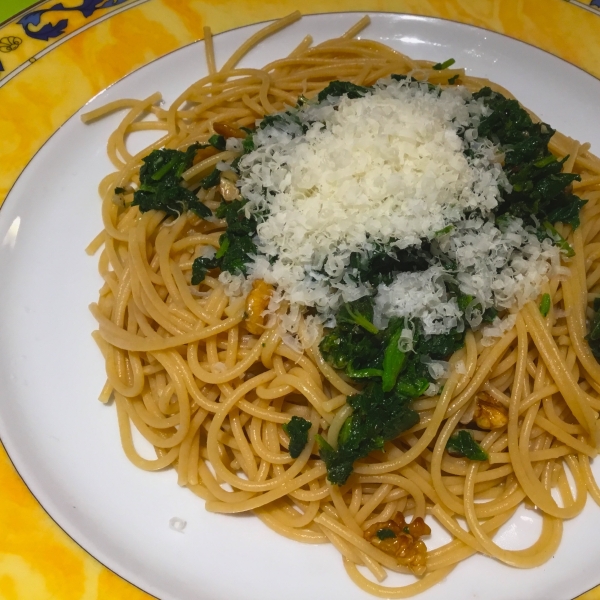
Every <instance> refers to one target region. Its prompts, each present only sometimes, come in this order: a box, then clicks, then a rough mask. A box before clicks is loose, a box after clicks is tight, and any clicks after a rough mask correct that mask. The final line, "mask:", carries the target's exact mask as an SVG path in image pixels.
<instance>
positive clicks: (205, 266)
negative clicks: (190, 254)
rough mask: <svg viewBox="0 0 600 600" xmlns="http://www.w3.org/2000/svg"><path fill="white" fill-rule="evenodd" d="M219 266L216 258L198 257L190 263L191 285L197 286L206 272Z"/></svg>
mask: <svg viewBox="0 0 600 600" xmlns="http://www.w3.org/2000/svg"><path fill="white" fill-rule="evenodd" d="M218 266H219V262H218V260H217V258H216V256H213V257H212V258H204V257H202V256H199V257H198V258H196V259H195V260H194V262H193V263H192V285H198V284H200V283H202V282H203V281H204V278H205V277H206V272H207V271H211V270H212V269H216V268H217V267H218Z"/></svg>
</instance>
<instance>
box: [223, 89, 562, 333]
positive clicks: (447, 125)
mask: <svg viewBox="0 0 600 600" xmlns="http://www.w3.org/2000/svg"><path fill="white" fill-rule="evenodd" d="M488 112H489V109H487V108H486V107H485V106H484V104H483V103H482V102H481V101H479V100H475V99H474V98H473V97H472V95H471V93H470V92H469V91H468V90H466V89H465V88H463V87H452V88H448V89H445V90H440V89H439V88H438V90H437V91H436V92H435V93H432V92H431V91H430V89H429V88H428V86H427V85H426V84H418V83H414V82H412V83H411V82H408V81H406V80H404V81H395V80H392V79H385V80H382V81H380V82H378V84H376V86H375V87H374V89H373V90H372V92H370V93H368V94H366V95H365V96H364V97H360V98H354V99H349V98H348V97H346V96H342V97H341V98H332V97H329V98H328V99H327V100H325V101H323V102H321V103H318V104H315V103H308V104H306V105H304V106H303V107H300V108H296V109H291V110H289V111H287V112H285V113H281V114H280V116H279V118H278V120H277V121H276V122H273V124H271V125H267V126H265V127H264V128H259V129H257V131H256V133H255V134H254V143H255V149H254V151H252V152H251V153H249V154H247V155H245V156H244V157H243V159H242V160H241V161H240V164H239V169H240V180H239V184H238V185H239V186H240V191H241V194H242V196H243V197H244V198H246V199H247V200H248V203H247V204H246V207H245V210H246V215H247V216H250V215H254V216H256V217H257V218H258V219H259V225H258V228H257V236H256V238H255V240H254V241H255V244H256V246H257V249H258V252H257V255H256V256H254V257H252V262H251V263H250V264H249V265H248V277H247V279H244V278H242V277H241V276H238V277H235V276H231V275H230V274H228V273H224V274H222V276H221V280H222V282H223V283H225V284H226V287H227V289H228V293H231V294H235V293H242V292H243V291H245V290H247V289H248V286H247V285H245V282H247V281H251V280H253V279H264V280H265V281H266V282H267V283H271V284H275V285H276V287H277V292H276V293H275V295H274V296H273V298H272V301H271V304H270V306H269V309H268V312H270V313H273V312H275V311H277V309H278V307H279V306H280V305H281V303H282V302H284V301H285V302H286V303H288V304H289V305H290V306H292V307H301V308H303V307H311V308H314V309H316V312H317V314H318V315H319V319H320V320H321V322H324V323H326V324H327V325H331V324H333V323H334V322H335V321H334V315H335V312H336V311H337V309H338V308H339V306H340V305H341V304H342V303H343V302H349V301H353V300H356V299H358V298H360V297H362V296H365V295H372V296H374V299H375V324H376V325H378V326H380V327H382V326H385V325H386V324H387V321H388V320H389V318H390V317H391V316H405V317H408V318H415V317H417V318H420V319H421V320H422V323H423V326H424V330H425V333H426V334H439V333H446V332H448V331H450V330H451V329H452V328H454V327H456V326H457V325H458V326H459V325H460V324H462V319H461V317H462V312H461V311H460V309H459V308H458V306H457V303H456V300H455V299H454V298H448V297H447V294H446V289H445V285H444V281H446V280H448V279H452V280H453V281H454V282H455V283H456V284H457V285H458V286H459V288H460V289H461V291H462V292H463V293H465V294H469V295H472V296H473V297H474V298H475V300H474V301H473V302H472V303H471V307H468V308H467V311H466V314H465V317H466V319H467V321H468V322H469V324H470V325H471V327H473V328H477V327H479V325H480V324H481V317H482V310H485V309H486V308H488V307H495V308H499V309H510V308H514V307H520V306H522V305H523V304H524V303H525V302H526V301H527V300H529V299H530V298H532V297H534V296H536V295H537V294H539V292H540V287H541V285H542V284H543V283H544V282H545V281H547V278H548V276H549V275H550V273H551V271H552V269H556V268H558V267H559V263H560V259H559V255H558V250H557V249H556V248H555V247H554V246H553V245H552V244H551V243H550V242H549V241H545V242H544V243H540V242H539V241H538V240H537V238H536V237H535V235H533V234H532V233H529V232H527V231H525V229H524V228H523V226H522V222H521V221H520V220H518V219H513V220H512V221H509V222H508V223H507V224H506V225H505V226H504V228H503V229H502V230H501V228H499V227H497V226H496V225H495V224H494V220H493V215H492V214H491V211H492V210H493V209H494V208H495V207H496V206H497V205H498V202H499V200H500V188H504V189H508V190H509V189H510V184H509V183H508V180H507V178H506V176H505V174H504V172H503V170H502V166H501V160H502V156H501V155H500V153H499V151H498V149H497V148H496V147H495V146H494V145H493V144H492V142H490V141H489V140H487V139H485V138H479V137H478V134H477V126H478V123H479V122H480V120H481V118H482V117H484V116H486V115H487V114H488ZM475 210H476V211H477V212H476V213H473V211H475ZM473 214H477V215H479V216H477V217H475V218H473ZM469 215H471V217H470V218H469ZM448 226H451V227H448ZM445 229H449V230H450V231H448V233H445V234H443V235H440V231H441V230H445ZM422 240H429V241H432V247H434V248H435V249H436V250H435V252H437V255H438V256H440V255H442V254H444V255H445V256H446V257H447V258H450V259H451V260H452V261H453V262H454V263H455V264H456V265H457V269H456V272H453V273H448V272H447V271H446V270H445V269H444V268H443V267H442V266H441V264H442V263H441V261H440V260H438V258H437V257H436V256H434V259H433V260H432V264H431V267H430V268H429V269H427V270H426V271H424V272H420V273H400V274H398V275H397V276H396V278H395V280H394V281H393V282H392V283H391V285H380V286H379V287H378V288H377V289H372V288H371V287H370V286H369V285H368V284H365V283H360V282H357V281H356V278H355V277H354V275H355V274H356V273H355V272H353V270H352V269H351V268H350V258H351V255H352V254H353V253H358V255H360V256H361V257H363V258H367V257H369V256H370V255H371V254H373V253H374V252H375V251H377V250H378V249H381V248H392V247H397V248H407V247H410V246H420V245H421V244H422ZM476 305H479V307H480V308H481V310H479V309H474V308H473V307H475V306H476ZM295 310H296V309H295ZM294 322H297V319H295V320H294ZM495 326H496V328H497V329H502V328H501V327H499V324H498V323H496V324H495ZM287 329H288V331H293V327H287Z"/></svg>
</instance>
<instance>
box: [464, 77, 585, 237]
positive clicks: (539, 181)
mask: <svg viewBox="0 0 600 600" xmlns="http://www.w3.org/2000/svg"><path fill="white" fill-rule="evenodd" d="M473 97H474V98H481V99H483V102H484V104H485V105H486V106H488V108H491V109H492V112H491V114H490V115H488V116H487V117H484V118H483V119H482V120H481V123H480V124H479V127H478V133H479V135H481V136H484V137H487V138H489V139H490V140H492V141H495V142H496V143H499V144H500V148H501V149H502V150H504V151H505V160H504V171H505V173H506V175H507V177H508V181H509V183H510V184H511V186H512V190H511V192H507V191H506V190H503V192H502V200H503V202H502V204H501V205H500V207H499V208H498V209H497V210H496V211H495V212H496V214H497V215H498V216H500V215H502V214H511V215H513V216H515V217H520V218H522V219H524V221H525V222H526V224H528V225H533V226H534V227H536V228H537V224H538V223H539V222H540V221H541V222H544V221H548V222H549V223H550V224H554V223H557V222H558V221H560V222H562V223H565V224H568V225H571V227H573V228H574V229H575V228H577V227H579V211H580V210H581V207H582V206H583V205H584V204H585V203H586V200H581V198H579V197H578V196H575V195H574V194H571V193H570V192H569V191H568V190H569V189H570V185H571V184H572V183H573V182H574V181H580V180H581V177H580V176H579V175H577V174H574V173H562V172H561V171H562V168H563V164H564V162H565V160H566V159H567V158H568V157H565V158H564V159H563V160H557V159H556V158H555V157H554V156H553V155H552V154H551V152H550V151H549V150H548V142H549V141H550V138H551V137H552V136H553V135H554V129H552V127H550V126H549V125H547V124H546V123H535V122H534V121H533V120H532V118H531V117H530V116H529V113H528V112H527V111H526V110H525V109H524V108H522V107H521V105H520V104H519V103H518V102H517V100H512V99H508V98H505V97H504V96H503V95H502V94H499V93H497V92H493V91H492V90H491V89H490V88H489V87H484V88H482V89H481V90H479V91H478V92H475V94H473ZM545 237H553V236H550V235H546V236H545ZM558 245H560V244H558Z"/></svg>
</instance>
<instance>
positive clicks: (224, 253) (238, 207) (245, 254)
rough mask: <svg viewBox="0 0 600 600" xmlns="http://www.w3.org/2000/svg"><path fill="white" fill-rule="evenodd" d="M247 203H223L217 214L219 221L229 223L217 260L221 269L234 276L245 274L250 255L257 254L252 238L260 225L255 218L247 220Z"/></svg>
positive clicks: (244, 201) (241, 201)
mask: <svg viewBox="0 0 600 600" xmlns="http://www.w3.org/2000/svg"><path fill="white" fill-rule="evenodd" d="M246 202H247V201H246V200H234V201H233V202H222V203H221V204H220V205H219V207H218V208H217V210H216V212H215V214H216V216H217V217H218V218H219V219H225V220H226V221H227V230H226V232H225V233H224V234H223V235H221V237H220V238H219V244H220V248H219V251H218V252H217V255H216V258H217V259H218V261H219V267H220V269H221V270H222V271H228V272H229V273H232V274H236V273H244V274H245V273H246V269H247V264H248V263H249V262H250V255H251V254H255V253H256V245H255V244H254V242H253V241H252V238H253V237H254V236H255V235H256V226H257V224H258V223H257V221H256V219H255V218H254V217H251V218H249V219H248V218H246V215H245V213H244V210H243V208H244V206H245V204H246Z"/></svg>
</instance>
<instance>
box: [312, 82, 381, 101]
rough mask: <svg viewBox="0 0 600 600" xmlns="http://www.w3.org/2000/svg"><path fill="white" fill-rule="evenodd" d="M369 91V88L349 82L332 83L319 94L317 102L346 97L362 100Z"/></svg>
mask: <svg viewBox="0 0 600 600" xmlns="http://www.w3.org/2000/svg"><path fill="white" fill-rule="evenodd" d="M370 91H371V90H370V88H367V87H363V86H362V85H356V84H355V83H351V82H350V81H332V82H331V83H330V84H329V85H328V86H327V87H326V88H324V89H323V90H321V91H320V92H319V95H318V96H317V102H323V100H326V99H327V97H328V96H334V97H336V96H348V98H350V99H351V100H352V99H354V98H362V97H363V96H365V95H366V94H368V93H369V92H370Z"/></svg>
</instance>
